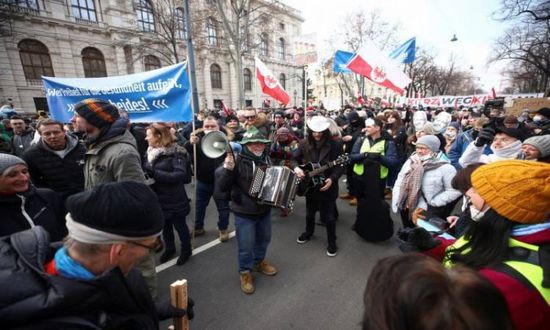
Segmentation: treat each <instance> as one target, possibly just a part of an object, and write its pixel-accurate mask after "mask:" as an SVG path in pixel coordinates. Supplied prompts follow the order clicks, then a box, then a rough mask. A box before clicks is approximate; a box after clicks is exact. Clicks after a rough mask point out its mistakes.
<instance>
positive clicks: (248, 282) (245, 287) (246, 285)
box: [240, 270, 255, 294]
mask: <svg viewBox="0 0 550 330" xmlns="http://www.w3.org/2000/svg"><path fill="white" fill-rule="evenodd" d="M240 276H241V290H242V291H243V292H244V293H246V294H252V293H254V290H255V288H254V278H253V277H252V274H251V273H250V271H249V270H247V271H244V272H241V273H240Z"/></svg>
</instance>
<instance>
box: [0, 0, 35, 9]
mask: <svg viewBox="0 0 550 330" xmlns="http://www.w3.org/2000/svg"><path fill="white" fill-rule="evenodd" d="M0 2H2V3H6V2H7V4H8V5H12V6H18V7H23V8H31V9H36V10H38V9H39V8H38V1H37V0H7V1H0Z"/></svg>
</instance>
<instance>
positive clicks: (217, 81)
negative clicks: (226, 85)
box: [210, 64, 222, 89]
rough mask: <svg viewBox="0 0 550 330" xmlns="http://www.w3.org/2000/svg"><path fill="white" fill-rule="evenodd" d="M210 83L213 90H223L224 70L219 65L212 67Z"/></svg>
mask: <svg viewBox="0 0 550 330" xmlns="http://www.w3.org/2000/svg"><path fill="white" fill-rule="evenodd" d="M210 82H211V84H212V88H220V89H221V88H222V69H221V68H220V66H219V65H217V64H212V65H211V66H210Z"/></svg>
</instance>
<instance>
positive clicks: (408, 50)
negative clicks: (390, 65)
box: [390, 37, 416, 63]
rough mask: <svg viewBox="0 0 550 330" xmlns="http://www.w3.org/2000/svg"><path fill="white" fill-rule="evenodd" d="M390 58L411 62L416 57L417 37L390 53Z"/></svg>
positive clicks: (401, 61)
mask: <svg viewBox="0 0 550 330" xmlns="http://www.w3.org/2000/svg"><path fill="white" fill-rule="evenodd" d="M390 58H393V59H394V60H397V61H398V62H399V63H411V62H414V60H415V59H416V37H413V38H410V39H409V40H407V41H405V43H404V44H402V45H401V46H399V47H397V48H396V49H395V50H394V51H393V52H391V53H390Z"/></svg>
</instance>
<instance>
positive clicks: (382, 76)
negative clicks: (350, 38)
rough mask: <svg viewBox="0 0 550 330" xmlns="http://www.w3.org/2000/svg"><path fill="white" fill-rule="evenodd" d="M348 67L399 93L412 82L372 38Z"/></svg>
mask: <svg viewBox="0 0 550 330" xmlns="http://www.w3.org/2000/svg"><path fill="white" fill-rule="evenodd" d="M347 68H348V69H350V70H351V71H353V72H355V73H357V74H360V75H362V76H365V77H367V78H369V79H370V80H372V81H374V82H375V83H377V84H379V85H381V86H384V87H386V88H389V89H391V90H394V91H396V92H397V93H399V94H403V89H404V88H405V87H407V85H408V84H410V83H411V78H409V77H408V76H407V75H406V74H405V73H404V72H403V71H401V69H400V68H399V67H398V66H397V64H396V63H395V62H394V61H392V60H391V59H390V58H389V57H387V56H386V55H384V54H383V53H382V52H380V50H378V48H376V46H375V45H374V43H373V42H372V41H370V40H367V42H366V43H365V45H364V46H363V48H362V49H361V50H360V51H359V52H357V54H355V55H354V56H353V57H352V58H351V60H350V61H349V62H348V64H347Z"/></svg>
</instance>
